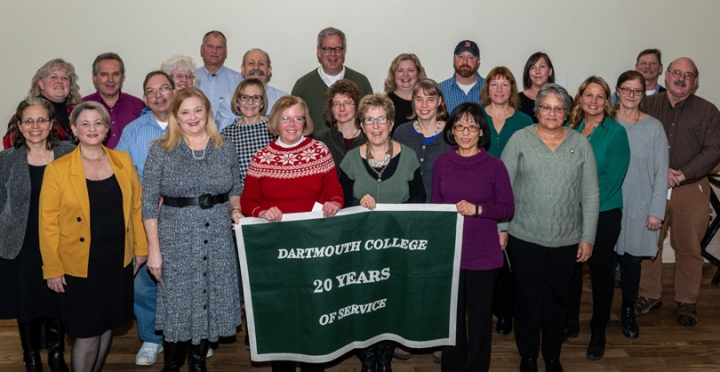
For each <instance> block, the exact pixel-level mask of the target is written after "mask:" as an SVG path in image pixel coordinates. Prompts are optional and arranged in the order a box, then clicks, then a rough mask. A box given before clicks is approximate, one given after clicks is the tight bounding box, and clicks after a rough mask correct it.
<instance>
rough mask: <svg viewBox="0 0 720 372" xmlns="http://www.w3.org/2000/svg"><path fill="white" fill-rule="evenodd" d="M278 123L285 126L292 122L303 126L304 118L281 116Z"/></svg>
mask: <svg viewBox="0 0 720 372" xmlns="http://www.w3.org/2000/svg"><path fill="white" fill-rule="evenodd" d="M280 121H281V122H283V123H285V124H290V122H291V121H292V122H293V123H295V124H304V123H305V117H304V116H296V117H294V118H291V117H289V116H283V117H281V118H280Z"/></svg>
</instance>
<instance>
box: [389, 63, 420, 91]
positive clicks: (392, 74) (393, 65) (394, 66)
mask: <svg viewBox="0 0 720 372" xmlns="http://www.w3.org/2000/svg"><path fill="white" fill-rule="evenodd" d="M402 61H412V63H414V64H415V70H416V72H417V80H418V81H420V80H422V79H425V78H427V76H426V75H425V68H424V67H423V66H422V65H421V64H420V58H418V56H416V55H415V54H414V53H401V54H400V55H398V56H397V57H395V59H393V61H392V63H390V69H389V70H388V76H387V78H385V93H387V94H390V93H392V92H394V91H395V90H397V83H396V82H395V71H397V69H398V67H400V63H402Z"/></svg>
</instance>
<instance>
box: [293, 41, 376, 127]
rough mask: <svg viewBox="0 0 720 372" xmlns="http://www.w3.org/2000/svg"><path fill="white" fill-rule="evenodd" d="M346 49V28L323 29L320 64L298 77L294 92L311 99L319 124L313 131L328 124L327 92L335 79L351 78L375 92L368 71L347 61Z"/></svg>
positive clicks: (312, 112)
mask: <svg viewBox="0 0 720 372" xmlns="http://www.w3.org/2000/svg"><path fill="white" fill-rule="evenodd" d="M345 53H347V45H346V40H345V33H344V32H342V31H340V30H338V29H336V28H334V27H328V28H326V29H324V30H322V31H320V33H319V34H318V38H317V57H318V60H319V61H320V67H319V68H318V69H316V70H312V71H310V72H308V73H307V74H306V75H305V76H303V77H301V78H300V79H298V80H297V82H295V86H294V87H293V89H292V93H291V94H292V95H293V96H297V97H300V98H302V99H303V100H304V101H305V103H307V106H308V109H309V110H310V117H311V118H312V121H313V124H314V128H315V129H314V130H313V134H317V133H318V132H319V131H321V130H323V129H325V128H327V127H328V126H327V124H326V123H325V95H326V94H327V90H328V87H329V86H331V85H332V84H333V83H334V82H336V81H338V80H340V79H348V80H351V81H352V82H354V83H355V84H357V86H358V88H360V93H362V95H363V96H366V95H368V94H372V92H373V91H372V86H370V82H369V81H368V79H367V78H366V77H365V75H363V74H361V73H359V72H357V71H355V70H353V69H351V68H349V67H347V66H345V65H344V63H345Z"/></svg>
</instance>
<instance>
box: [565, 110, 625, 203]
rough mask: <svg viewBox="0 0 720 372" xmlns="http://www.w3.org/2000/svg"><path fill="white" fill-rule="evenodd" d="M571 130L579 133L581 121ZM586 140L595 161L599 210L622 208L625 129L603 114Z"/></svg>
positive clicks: (582, 126)
mask: <svg viewBox="0 0 720 372" xmlns="http://www.w3.org/2000/svg"><path fill="white" fill-rule="evenodd" d="M575 129H576V130H577V131H578V132H581V133H582V130H583V129H585V122H584V121H583V122H582V123H580V125H578V126H577V128H575ZM587 139H588V140H589V141H590V146H592V149H593V153H594V154H595V161H596V162H597V170H598V186H599V187H600V212H605V211H609V210H612V209H615V208H622V207H623V196H622V184H623V181H624V180H625V174H626V173H627V170H628V166H629V165H630V142H629V141H628V136H627V132H626V131H625V128H624V127H623V126H622V125H620V124H618V123H617V122H616V121H615V120H613V119H612V118H610V117H607V118H605V120H603V122H602V123H600V125H598V126H597V127H595V129H594V130H593V132H592V133H590V135H589V136H587Z"/></svg>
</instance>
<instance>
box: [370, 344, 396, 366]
mask: <svg viewBox="0 0 720 372" xmlns="http://www.w3.org/2000/svg"><path fill="white" fill-rule="evenodd" d="M375 352H376V358H377V372H392V360H393V354H394V353H395V341H380V342H378V343H377V344H375Z"/></svg>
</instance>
